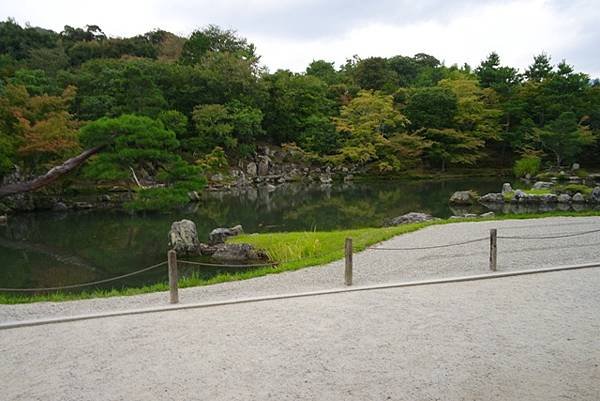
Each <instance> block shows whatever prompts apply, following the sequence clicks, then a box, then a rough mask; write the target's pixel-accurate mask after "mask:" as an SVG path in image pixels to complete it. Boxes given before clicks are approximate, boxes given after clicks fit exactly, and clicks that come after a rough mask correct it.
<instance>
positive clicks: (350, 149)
mask: <svg viewBox="0 0 600 401" xmlns="http://www.w3.org/2000/svg"><path fill="white" fill-rule="evenodd" d="M333 120H334V122H335V125H336V129H337V131H338V132H339V133H340V135H341V148H340V150H339V151H338V153H337V154H335V155H334V156H332V157H330V159H331V160H332V161H334V162H336V163H343V162H351V163H357V164H366V163H369V162H373V161H377V167H378V169H379V170H380V171H384V172H389V171H399V170H402V169H405V168H407V167H410V166H414V164H415V160H417V159H418V157H419V156H420V154H421V151H422V149H423V148H424V146H425V145H426V143H425V142H424V141H423V138H421V137H419V136H418V135H409V134H407V133H406V132H405V127H406V125H407V124H408V120H407V119H406V117H405V116H404V115H403V114H402V113H401V112H400V111H398V110H396V109H395V108H394V100H393V97H392V96H390V95H383V94H381V93H378V92H373V91H360V92H359V94H358V96H357V97H355V98H354V99H352V101H351V102H350V103H349V104H348V105H347V106H344V107H342V109H341V111H340V116H339V117H336V118H334V119H333Z"/></svg>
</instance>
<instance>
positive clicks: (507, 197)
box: [504, 188, 553, 202]
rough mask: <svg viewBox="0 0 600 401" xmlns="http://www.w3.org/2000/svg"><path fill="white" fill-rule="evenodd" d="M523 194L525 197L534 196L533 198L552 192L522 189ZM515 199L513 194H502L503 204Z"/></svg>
mask: <svg viewBox="0 0 600 401" xmlns="http://www.w3.org/2000/svg"><path fill="white" fill-rule="evenodd" d="M522 191H523V192H525V193H526V194H527V195H534V196H540V195H548V194H551V193H553V192H552V190H550V189H545V188H544V189H523V190H522ZM514 197H515V193H514V191H513V192H506V193H504V201H505V202H510V201H511V200H512V198H514Z"/></svg>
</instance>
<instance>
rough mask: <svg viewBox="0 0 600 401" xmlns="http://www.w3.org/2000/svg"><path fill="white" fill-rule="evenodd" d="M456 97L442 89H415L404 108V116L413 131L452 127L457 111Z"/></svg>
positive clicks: (449, 91)
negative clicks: (423, 128) (424, 128)
mask: <svg viewBox="0 0 600 401" xmlns="http://www.w3.org/2000/svg"><path fill="white" fill-rule="evenodd" d="M457 102H458V100H457V98H456V95H455V94H454V93H453V92H452V91H451V90H450V89H446V88H443V87H431V88H422V89H417V90H415V91H414V92H413V94H412V96H410V98H409V100H408V104H407V105H406V107H405V110H404V111H405V112H406V116H407V117H408V119H409V120H410V122H411V127H412V128H413V130H417V129H419V128H422V127H426V128H440V129H441V128H447V127H451V126H452V125H453V120H454V117H455V115H456V112H457V109H458V103H457Z"/></svg>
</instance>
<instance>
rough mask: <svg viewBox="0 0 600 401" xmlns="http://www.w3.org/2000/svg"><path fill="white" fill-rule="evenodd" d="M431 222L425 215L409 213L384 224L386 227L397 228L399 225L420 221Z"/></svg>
mask: <svg viewBox="0 0 600 401" xmlns="http://www.w3.org/2000/svg"><path fill="white" fill-rule="evenodd" d="M429 220H433V217H432V216H431V215H430V214H427V213H418V212H410V213H406V214H403V215H402V216H398V217H394V218H393V219H390V220H388V221H386V222H385V225H386V226H399V225H400V224H410V223H420V222H422V221H429Z"/></svg>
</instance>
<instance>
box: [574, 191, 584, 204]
mask: <svg viewBox="0 0 600 401" xmlns="http://www.w3.org/2000/svg"><path fill="white" fill-rule="evenodd" d="M571 200H572V201H573V202H575V203H583V202H585V198H584V197H583V195H582V194H581V192H577V193H576V194H575V195H573V198H572V199H571Z"/></svg>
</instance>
